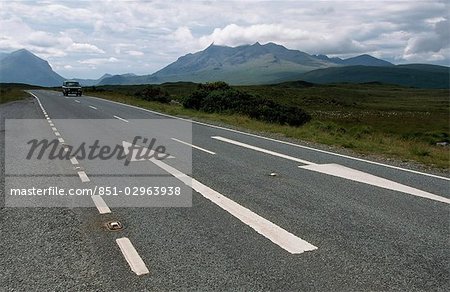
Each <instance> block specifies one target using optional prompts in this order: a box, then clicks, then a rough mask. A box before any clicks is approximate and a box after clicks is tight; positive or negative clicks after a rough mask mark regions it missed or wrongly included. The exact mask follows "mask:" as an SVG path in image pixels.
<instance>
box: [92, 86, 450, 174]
mask: <svg viewBox="0 0 450 292" xmlns="http://www.w3.org/2000/svg"><path fill="white" fill-rule="evenodd" d="M136 87H140V88H141V87H142V85H140V86H108V87H106V86H105V88H103V90H98V89H96V90H95V91H92V90H91V91H90V90H89V89H88V90H85V91H87V93H89V94H92V95H94V96H98V97H101V98H105V99H109V100H113V101H118V102H122V103H126V104H131V105H135V106H138V107H142V108H146V109H151V110H155V111H158V112H162V113H166V114H170V115H174V116H179V117H185V118H191V119H194V120H198V121H203V122H213V123H220V124H228V125H231V126H234V127H238V128H241V129H248V130H250V131H254V132H258V133H271V134H276V135H281V136H284V137H287V138H292V139H297V140H303V141H310V142H314V143H320V144H325V145H330V146H336V147H342V148H346V149H349V150H351V151H354V152H356V153H359V154H364V155H376V156H380V157H383V158H393V159H397V160H401V161H404V162H410V161H413V162H419V163H421V164H423V165H425V166H427V167H433V168H440V169H442V170H445V171H448V170H449V169H450V152H449V148H448V147H442V146H436V142H445V141H446V142H449V99H448V91H446V90H419V89H412V88H403V87H397V86H389V85H377V84H364V85H348V84H345V85H336V86H317V87H318V88H314V87H313V88H283V87H280V88H278V89H275V90H274V89H270V90H268V91H265V90H267V88H271V87H277V86H246V87H242V86H241V87H238V88H239V89H241V90H247V91H248V92H250V93H253V94H258V95H259V96H263V97H270V98H279V99H283V102H285V103H295V104H298V105H300V106H302V108H304V109H305V110H306V111H307V112H309V113H310V114H311V115H312V117H313V119H312V121H311V122H309V123H307V124H305V125H303V126H301V127H291V126H286V125H279V124H270V123H267V122H261V121H257V120H253V119H250V118H249V117H247V116H243V115H237V114H231V115H227V114H217V113H205V112H200V111H196V110H191V109H186V108H184V107H182V106H181V105H180V104H178V103H177V102H173V103H171V104H162V103H158V102H151V101H144V100H141V99H138V98H136V97H134V96H133V92H134V89H135V88H136ZM161 87H162V88H163V89H164V90H166V91H167V92H168V93H169V94H170V96H171V97H172V99H173V100H175V101H180V100H181V98H182V96H183V95H187V94H190V92H192V91H193V90H195V88H196V86H195V84H192V83H180V84H179V85H177V84H176V83H175V84H173V83H172V84H169V85H167V84H163V85H161ZM286 90H288V91H289V92H287V93H286V92H285V91H286ZM314 100H315V102H314Z"/></svg>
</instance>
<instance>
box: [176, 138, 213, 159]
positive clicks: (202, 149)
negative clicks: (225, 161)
mask: <svg viewBox="0 0 450 292" xmlns="http://www.w3.org/2000/svg"><path fill="white" fill-rule="evenodd" d="M172 140H174V141H177V142H179V143H181V144H184V145H188V146H191V147H192V148H195V149H198V150H201V151H204V152H206V153H209V154H212V155H215V154H216V152H212V151H209V150H206V149H205V148H202V147H199V146H195V145H192V144H189V143H187V142H184V141H181V140H178V139H176V138H172Z"/></svg>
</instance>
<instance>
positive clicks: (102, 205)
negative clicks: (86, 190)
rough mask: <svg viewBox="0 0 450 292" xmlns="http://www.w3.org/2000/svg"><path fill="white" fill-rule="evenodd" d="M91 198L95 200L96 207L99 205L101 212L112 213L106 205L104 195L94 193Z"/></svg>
mask: <svg viewBox="0 0 450 292" xmlns="http://www.w3.org/2000/svg"><path fill="white" fill-rule="evenodd" d="M91 198H92V201H94V204H95V207H97V210H98V212H99V213H100V214H107V213H111V210H110V209H109V207H108V205H106V203H105V201H104V200H103V198H102V196H99V195H92V196H91Z"/></svg>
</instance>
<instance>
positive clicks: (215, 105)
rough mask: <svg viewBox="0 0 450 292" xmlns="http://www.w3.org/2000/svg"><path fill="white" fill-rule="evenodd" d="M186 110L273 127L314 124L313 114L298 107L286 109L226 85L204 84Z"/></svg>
mask: <svg viewBox="0 0 450 292" xmlns="http://www.w3.org/2000/svg"><path fill="white" fill-rule="evenodd" d="M183 106H184V107H186V108H191V109H196V110H201V111H204V112H208V113H214V112H217V113H239V114H244V115H247V116H249V117H250V118H253V119H257V120H261V121H266V122H270V123H278V124H288V125H291V126H300V125H302V124H304V123H306V122H308V121H310V120H311V117H310V115H309V114H307V113H306V112H305V111H303V110H302V109H300V108H299V107H295V106H286V105H282V104H280V103H276V102H275V101H273V100H269V99H263V98H260V97H257V96H253V95H251V94H249V93H246V92H243V91H239V90H236V89H234V88H231V87H230V86H229V85H228V84H226V83H225V82H214V83H206V84H200V85H199V86H198V89H197V90H196V91H195V92H193V93H192V94H191V95H189V96H187V97H186V98H184V100H183Z"/></svg>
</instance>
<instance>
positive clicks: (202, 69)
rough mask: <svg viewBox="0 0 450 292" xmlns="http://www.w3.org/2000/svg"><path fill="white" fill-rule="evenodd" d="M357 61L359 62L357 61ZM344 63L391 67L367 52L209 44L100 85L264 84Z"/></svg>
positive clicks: (290, 78) (279, 46) (271, 45)
mask: <svg viewBox="0 0 450 292" xmlns="http://www.w3.org/2000/svg"><path fill="white" fill-rule="evenodd" d="M358 62H360V63H358ZM347 63H350V64H352V65H353V64H360V65H367V64H372V65H371V66H393V65H392V64H391V63H389V62H386V61H383V60H380V59H376V58H374V57H372V56H369V55H361V56H358V57H355V58H350V59H345V60H343V59H340V58H328V57H327V56H325V55H319V56H316V55H310V54H307V53H305V52H302V51H298V50H290V49H287V48H285V47H283V46H281V45H277V44H274V43H268V44H265V45H261V44H260V43H255V44H253V45H244V46H238V47H227V46H217V45H214V44H211V45H210V46H209V47H208V48H206V49H205V50H203V51H200V52H197V53H194V54H187V55H185V56H182V57H180V58H178V60H177V61H175V62H173V63H172V64H169V65H168V66H166V67H164V68H163V69H161V70H159V71H158V72H156V73H154V74H152V75H144V76H131V77H127V76H123V75H122V76H121V75H118V76H113V77H110V78H105V79H104V80H102V82H101V83H100V84H142V83H163V82H176V81H191V82H206V81H216V80H223V81H226V82H228V83H231V84H235V85H239V84H267V83H273V82H274V81H288V80H294V79H295V78H296V76H298V74H299V73H303V72H308V71H312V70H316V69H320V68H328V67H338V66H345V65H346V64H347Z"/></svg>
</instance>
